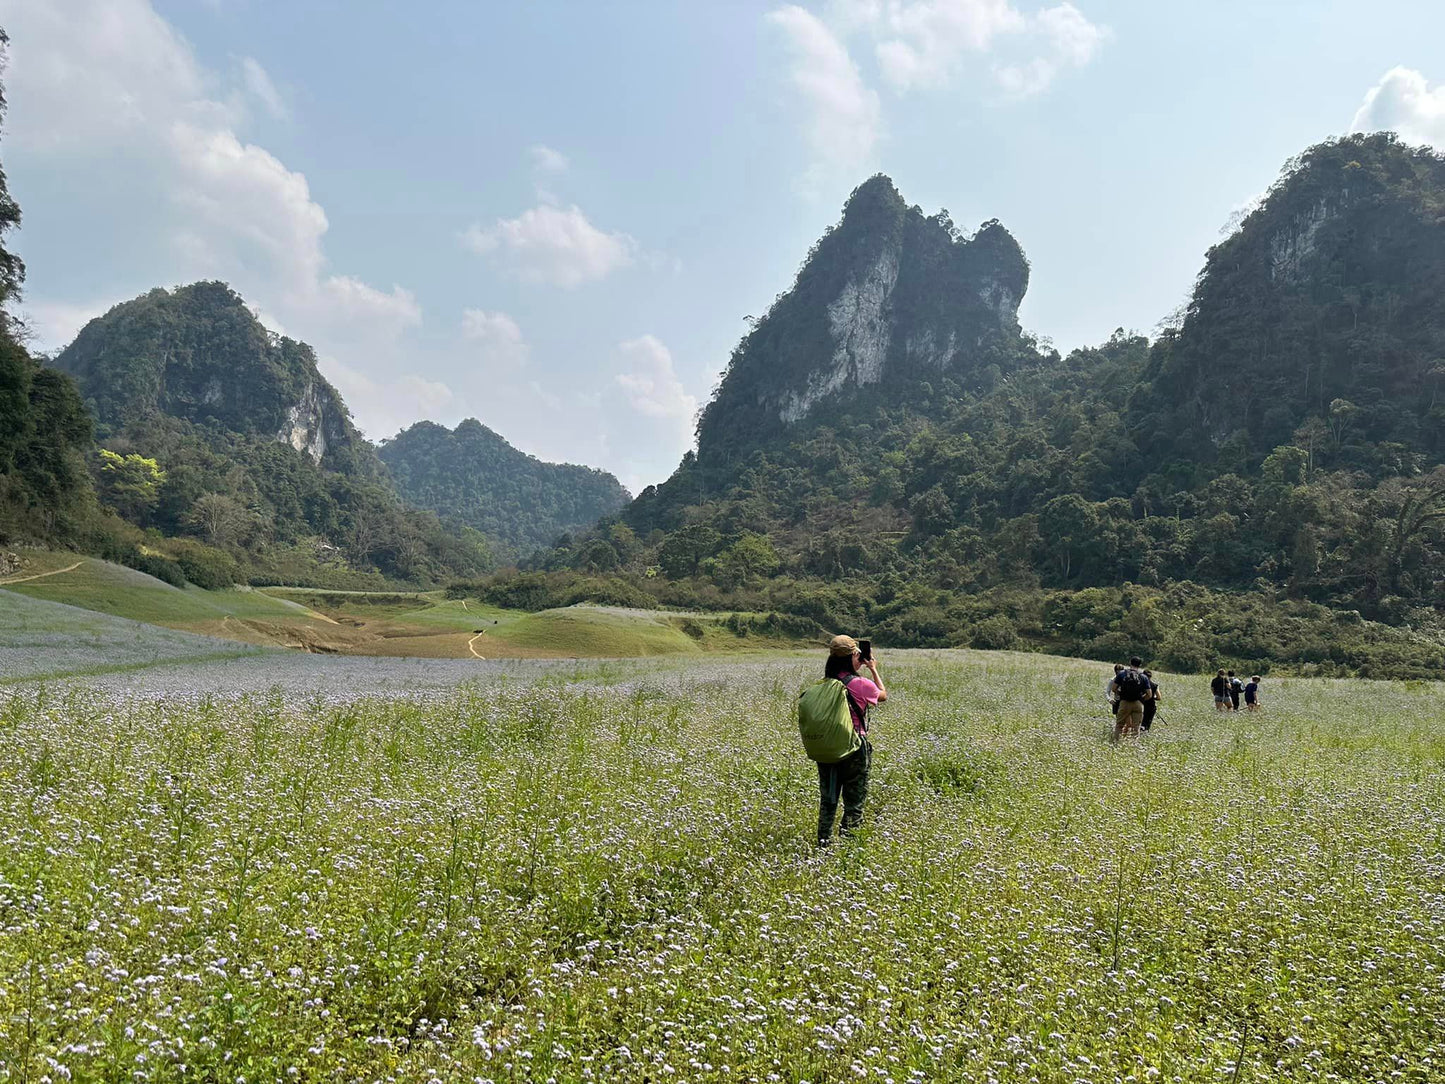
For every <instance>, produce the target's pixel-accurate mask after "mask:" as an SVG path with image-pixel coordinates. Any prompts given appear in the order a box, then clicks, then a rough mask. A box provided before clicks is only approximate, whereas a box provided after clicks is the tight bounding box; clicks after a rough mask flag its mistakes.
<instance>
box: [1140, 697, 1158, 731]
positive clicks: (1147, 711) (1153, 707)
mask: <svg viewBox="0 0 1445 1084" xmlns="http://www.w3.org/2000/svg"><path fill="white" fill-rule="evenodd" d="M1158 710H1159V705H1158V704H1156V703H1154V701H1152V700H1146V701H1144V722H1143V723H1142V724H1140V725H1142V726H1143V727H1144V729H1145V730H1148V729H1149V728H1150V727H1151V726H1153V725H1154V713H1155V712H1156V711H1158Z"/></svg>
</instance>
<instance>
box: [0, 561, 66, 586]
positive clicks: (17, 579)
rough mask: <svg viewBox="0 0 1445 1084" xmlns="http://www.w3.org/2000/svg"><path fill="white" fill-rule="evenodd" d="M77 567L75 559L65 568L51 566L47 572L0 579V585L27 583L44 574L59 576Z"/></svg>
mask: <svg viewBox="0 0 1445 1084" xmlns="http://www.w3.org/2000/svg"><path fill="white" fill-rule="evenodd" d="M79 567H80V562H79V561H76V562H75V564H73V565H67V566H66V567H65V568H53V569H51V570H50V571H49V572H37V573H35V575H33V576H16V577H15V578H14V579H13V580H0V587H9V586H10V585H11V584H12V583H27V582H29V581H30V580H39V579H43V578H44V577H46V576H59V575H60V574H61V573H62V572H74V571H75V570H76V569H77V568H79Z"/></svg>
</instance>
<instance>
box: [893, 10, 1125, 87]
mask: <svg viewBox="0 0 1445 1084" xmlns="http://www.w3.org/2000/svg"><path fill="white" fill-rule="evenodd" d="M873 29H874V33H875V34H877V35H878V36H880V37H881V38H882V40H881V41H879V43H878V45H877V54H878V65H879V68H880V70H881V71H882V73H883V77H884V78H885V79H886V80H887V81H888V82H889V83H890V84H892V86H893V87H894V88H895V89H896V90H898V91H900V92H901V91H907V90H910V89H913V88H915V87H941V86H947V85H948V84H949V83H950V82H951V81H952V80H953V78H954V76H955V75H956V74H957V72H958V70H959V68H960V67H961V66H962V63H963V60H964V58H965V57H966V56H967V55H969V54H976V55H983V54H987V53H990V52H992V51H994V50H996V49H998V48H1000V47H1001V46H1002V44H1003V43H1004V42H1005V40H1007V41H1009V42H1011V44H1012V49H1013V51H1015V52H1017V51H1019V50H1022V51H1023V55H1021V56H1017V57H1013V58H1011V59H1009V60H1007V61H1001V62H998V63H996V64H994V65H993V68H992V71H993V74H994V78H995V79H996V80H997V82H998V84H999V86H1000V87H1002V89H1003V90H1004V91H1005V92H1006V93H1007V94H1009V95H1011V96H1016V97H1021V96H1028V95H1032V94H1037V93H1040V92H1041V91H1043V90H1044V89H1046V88H1047V87H1048V86H1049V84H1050V83H1052V82H1053V80H1054V78H1055V76H1056V75H1057V74H1058V73H1059V72H1060V71H1061V70H1062V69H1064V68H1066V67H1083V66H1085V65H1086V64H1088V63H1089V62H1090V61H1092V60H1093V59H1094V57H1095V56H1096V55H1097V54H1098V52H1099V50H1100V49H1101V48H1102V47H1103V44H1104V42H1105V41H1106V40H1108V37H1109V34H1110V31H1109V29H1108V28H1107V27H1104V26H1101V25H1098V24H1096V23H1092V22H1090V21H1089V19H1088V18H1087V17H1086V16H1085V15H1084V13H1083V12H1081V11H1080V10H1079V9H1078V8H1077V7H1075V6H1074V5H1073V4H1072V3H1068V2H1065V3H1061V4H1057V5H1055V6H1054V7H1049V8H1044V9H1043V10H1041V11H1038V12H1035V13H1033V14H1026V13H1025V12H1023V11H1022V10H1020V9H1019V8H1018V7H1016V6H1015V5H1014V4H1013V3H1012V2H1011V0H893V2H891V3H889V4H888V5H887V7H886V9H884V10H882V11H880V13H879V16H878V18H877V20H875V23H874V26H873Z"/></svg>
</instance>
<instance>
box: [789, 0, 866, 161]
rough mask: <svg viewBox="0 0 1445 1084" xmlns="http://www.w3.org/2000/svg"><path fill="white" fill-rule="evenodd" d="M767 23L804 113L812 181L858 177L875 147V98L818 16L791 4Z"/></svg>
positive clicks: (842, 45) (850, 58)
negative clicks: (785, 57)
mask: <svg viewBox="0 0 1445 1084" xmlns="http://www.w3.org/2000/svg"><path fill="white" fill-rule="evenodd" d="M767 20H768V22H769V23H771V24H772V25H773V26H775V27H777V28H778V29H779V30H780V31H781V32H782V33H783V35H784V37H785V39H786V40H787V43H788V48H789V53H790V55H791V65H790V67H789V71H788V79H789V82H791V83H792V85H793V88H794V89H795V90H796V91H797V92H798V94H799V96H800V98H801V99H802V101H803V102H804V104H805V105H806V107H807V112H808V115H807V120H806V125H805V131H806V135H807V141H808V147H809V150H810V151H811V153H812V156H813V160H814V166H813V167H812V170H811V171H810V174H811V177H810V179H811V180H812V181H816V180H818V179H820V178H819V174H820V173H823V172H848V173H857V172H860V171H862V170H863V169H864V168H866V166H867V165H868V163H869V161H870V160H871V158H872V155H873V148H874V146H875V144H876V143H877V141H878V133H879V123H880V117H879V104H878V94H877V92H876V91H873V90H870V89H869V88H868V87H867V86H865V85H864V83H863V77H862V76H861V75H860V74H859V72H858V65H857V64H855V63H854V62H853V58H852V57H851V56H849V54H848V49H847V47H846V46H845V45H844V44H843V42H842V41H841V40H840V39H839V38H838V37H837V36H836V35H835V34H834V33H833V32H832V31H831V30H830V29H828V27H827V26H826V25H825V24H824V23H823V21H822V20H821V19H819V18H818V17H817V16H816V15H814V14H812V13H811V12H808V11H805V10H804V9H802V8H800V7H798V6H797V5H795V4H789V5H788V6H787V7H782V8H778V9H777V10H776V11H771V12H769V13H768V15H767Z"/></svg>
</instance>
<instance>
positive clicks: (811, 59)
mask: <svg viewBox="0 0 1445 1084" xmlns="http://www.w3.org/2000/svg"><path fill="white" fill-rule="evenodd" d="M824 11H825V14H824V15H823V16H821V17H820V16H819V15H815V14H813V13H812V12H810V11H808V10H805V9H804V8H802V7H799V6H798V5H796V4H789V5H787V6H785V7H780V8H777V9H776V10H773V11H770V12H768V14H767V16H766V20H767V22H768V23H769V24H771V25H772V26H774V27H777V28H779V29H781V31H782V32H783V33H784V35H785V36H786V38H787V40H788V44H789V46H790V54H791V56H790V62H789V65H788V68H787V77H788V81H789V82H790V83H791V84H792V87H793V89H794V90H795V91H796V92H797V100H798V102H799V103H800V108H801V110H802V113H803V117H804V120H803V126H804V131H805V133H806V136H807V140H808V145H809V148H810V150H811V152H812V156H813V164H812V165H811V167H810V168H809V172H808V175H807V177H806V178H805V180H806V181H807V182H808V186H809V187H811V186H812V185H813V184H814V183H816V182H817V181H819V180H821V179H822V176H823V175H826V174H836V173H845V174H848V175H849V176H851V177H854V178H856V177H857V176H858V175H859V174H861V173H863V172H865V171H866V169H867V168H868V167H869V166H870V165H871V161H872V156H873V151H874V148H875V146H876V145H877V143H878V141H879V139H880V138H881V136H882V132H883V118H882V109H881V106H880V102H879V98H878V94H877V92H876V91H875V90H873V89H872V88H871V87H870V86H869V85H868V83H867V81H866V80H865V79H864V77H863V75H862V73H861V72H860V70H859V68H858V65H857V64H856V63H855V62H854V60H853V56H852V54H851V53H850V52H849V45H848V42H849V41H851V40H853V39H855V38H861V39H864V43H865V44H866V42H869V41H871V43H872V46H873V53H874V58H875V60H876V62H877V67H878V72H879V74H880V76H881V78H882V80H883V82H884V83H886V84H888V86H890V87H891V88H892V89H893V90H894V91H895V92H896V93H898V94H908V93H910V92H913V91H920V90H932V89H940V88H948V87H950V86H952V84H953V83H954V82H955V81H956V80H957V78H958V76H959V75H960V73H961V72H963V71H964V70H965V69H966V67H967V65H966V61H968V60H969V59H970V58H975V59H982V60H983V63H982V64H975V65H974V66H975V67H977V68H978V69H979V70H983V71H987V72H989V73H991V76H992V79H993V82H994V83H995V84H996V85H997V87H998V88H999V89H1001V90H1002V91H1003V92H1004V95H1005V96H1006V97H1009V98H1024V97H1029V96H1032V95H1035V94H1038V93H1041V92H1042V91H1043V90H1045V89H1047V88H1048V87H1049V86H1050V85H1051V84H1052V83H1053V81H1054V80H1055V78H1057V76H1058V75H1059V73H1060V72H1062V71H1065V70H1066V69H1069V68H1081V67H1083V66H1085V65H1087V64H1089V63H1090V62H1091V61H1092V60H1093V59H1094V58H1095V57H1096V56H1097V55H1098V53H1099V51H1100V49H1101V48H1102V47H1103V45H1104V43H1105V42H1106V41H1107V40H1108V38H1109V36H1110V31H1109V29H1108V27H1105V26H1102V25H1100V24H1097V23H1093V22H1091V21H1090V20H1089V19H1088V18H1087V17H1086V16H1085V15H1084V13H1083V12H1082V11H1080V10H1079V8H1078V7H1076V6H1075V5H1074V4H1073V3H1070V2H1068V0H1065V2H1063V3H1059V4H1055V5H1054V6H1052V7H1047V8H1042V9H1040V10H1037V11H1033V12H1026V11H1024V10H1023V9H1022V8H1020V7H1019V6H1018V5H1017V4H1015V3H1014V0H832V2H831V3H830V4H828V5H827V6H826V8H825V9H824Z"/></svg>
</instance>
